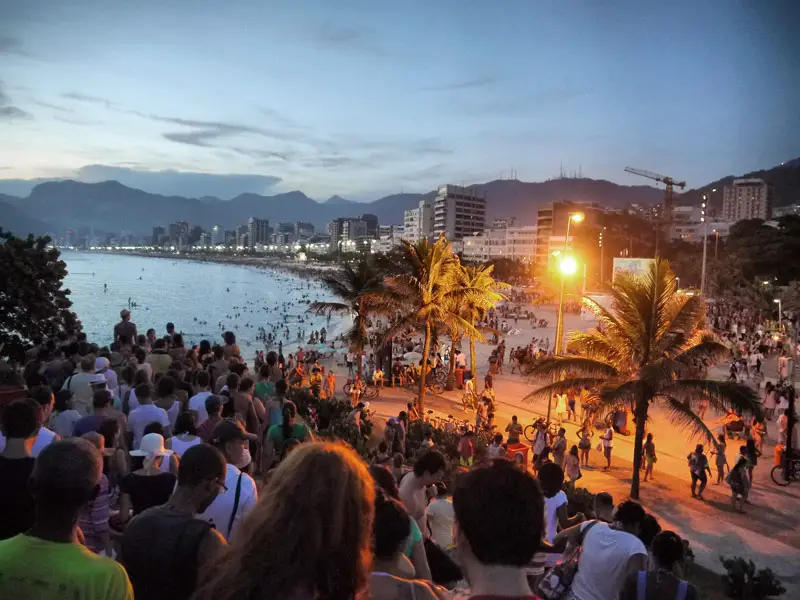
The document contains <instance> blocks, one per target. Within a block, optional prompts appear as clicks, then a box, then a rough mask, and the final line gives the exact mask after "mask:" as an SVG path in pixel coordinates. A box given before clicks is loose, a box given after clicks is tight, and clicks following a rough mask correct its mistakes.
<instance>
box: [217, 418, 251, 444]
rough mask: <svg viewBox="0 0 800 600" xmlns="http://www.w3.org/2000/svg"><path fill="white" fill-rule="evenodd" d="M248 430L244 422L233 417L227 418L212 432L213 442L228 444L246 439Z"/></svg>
mask: <svg viewBox="0 0 800 600" xmlns="http://www.w3.org/2000/svg"><path fill="white" fill-rule="evenodd" d="M246 439H247V432H246V431H245V429H244V427H242V424H241V423H239V422H238V421H234V420H232V419H225V420H224V421H220V422H219V423H217V426H216V427H214V432H213V433H212V434H211V440H210V441H211V443H212V444H214V445H219V444H226V443H228V442H232V441H233V440H246Z"/></svg>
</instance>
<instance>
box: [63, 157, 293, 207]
mask: <svg viewBox="0 0 800 600" xmlns="http://www.w3.org/2000/svg"><path fill="white" fill-rule="evenodd" d="M75 178H76V179H77V180H79V181H85V182H87V183H96V182H100V181H107V180H109V179H114V180H116V181H119V182H120V183H122V184H123V185H127V186H129V187H133V188H137V189H140V190H144V191H146V192H150V193H153V194H163V195H165V196H187V197H191V198H201V197H203V196H216V197H217V198H222V199H226V200H227V199H229V198H233V197H234V196H238V195H239V194H242V193H246V192H249V193H255V194H263V193H265V192H267V191H268V190H269V189H270V188H272V187H274V186H275V185H277V184H278V183H280V182H281V181H282V180H281V178H280V177H276V176H273V175H248V174H238V173H196V172H190V171H176V170H171V169H170V170H164V171H148V170H139V169H132V168H129V167H121V166H115V165H86V166H84V167H81V168H80V169H78V170H77V171H76V172H75Z"/></svg>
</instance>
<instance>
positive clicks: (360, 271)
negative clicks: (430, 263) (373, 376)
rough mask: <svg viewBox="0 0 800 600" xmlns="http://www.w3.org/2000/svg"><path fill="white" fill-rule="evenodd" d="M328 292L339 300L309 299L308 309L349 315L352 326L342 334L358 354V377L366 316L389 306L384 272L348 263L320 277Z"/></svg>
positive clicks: (362, 263) (366, 264)
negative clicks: (317, 300)
mask: <svg viewBox="0 0 800 600" xmlns="http://www.w3.org/2000/svg"><path fill="white" fill-rule="evenodd" d="M321 282H322V284H323V285H324V286H325V287H326V288H328V291H329V292H330V293H331V294H333V295H334V296H336V297H337V298H340V299H341V300H342V301H341V302H312V303H311V305H310V306H309V308H308V310H309V312H313V313H315V314H317V315H327V316H330V315H332V314H339V315H352V317H353V326H352V327H351V328H350V329H349V330H348V331H347V333H345V336H344V337H345V339H346V340H347V342H348V343H349V345H350V348H351V349H352V350H355V351H356V352H357V353H358V359H357V364H358V375H359V377H360V376H361V372H362V364H361V355H362V352H363V350H364V347H365V346H366V345H367V343H368V340H369V334H368V332H367V319H368V318H369V315H374V314H385V313H388V312H390V310H391V308H390V306H389V305H388V304H387V303H386V296H385V295H382V294H381V292H382V291H383V289H384V288H383V274H382V273H381V272H380V271H379V270H377V269H376V268H375V267H374V266H373V265H372V264H371V263H370V262H369V261H367V260H362V261H360V262H359V263H358V264H357V265H356V266H355V268H353V267H352V266H350V265H349V264H345V265H344V267H342V268H341V269H339V270H338V271H336V272H334V273H332V274H330V275H326V276H325V277H322V279H321Z"/></svg>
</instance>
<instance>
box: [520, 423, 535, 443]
mask: <svg viewBox="0 0 800 600" xmlns="http://www.w3.org/2000/svg"><path fill="white" fill-rule="evenodd" d="M522 435H524V436H525V439H526V440H528V441H529V442H533V436H534V435H536V428H535V427H534V426H533V425H528V426H527V427H525V429H524V430H523V431H522Z"/></svg>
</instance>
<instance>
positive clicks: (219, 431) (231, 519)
mask: <svg viewBox="0 0 800 600" xmlns="http://www.w3.org/2000/svg"><path fill="white" fill-rule="evenodd" d="M247 444H248V437H247V432H246V431H245V429H244V427H242V425H241V423H239V422H238V421H233V420H230V419H225V420H223V421H222V422H220V423H219V424H218V425H217V426H216V427H215V428H214V433H213V434H212V437H211V445H212V446H214V447H215V448H216V449H217V450H219V451H220V452H222V455H223V456H224V457H225V461H226V462H227V463H228V466H227V468H226V473H225V481H224V483H225V490H224V491H223V492H222V494H220V495H219V496H217V498H216V499H215V500H214V501H213V502H212V503H211V505H210V506H209V507H208V508H206V509H205V510H204V511H203V512H202V513H198V515H197V516H198V518H200V519H203V520H204V521H208V522H209V523H210V524H211V525H213V526H214V527H216V529H217V531H219V532H220V533H221V534H222V537H224V538H225V539H226V540H227V541H229V542H230V541H231V539H235V538H236V536H237V535H238V534H239V531H240V528H241V526H242V523H243V522H244V519H245V517H246V516H247V514H248V513H249V512H250V510H252V508H253V507H254V506H255V505H256V502H258V489H257V488H256V483H255V481H253V478H252V477H250V475H248V474H247V473H244V472H243V471H241V470H240V469H239V465H241V466H242V467H244V466H245V464H244V463H245V460H246V457H245V449H246V448H247ZM243 535H245V534H243Z"/></svg>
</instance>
